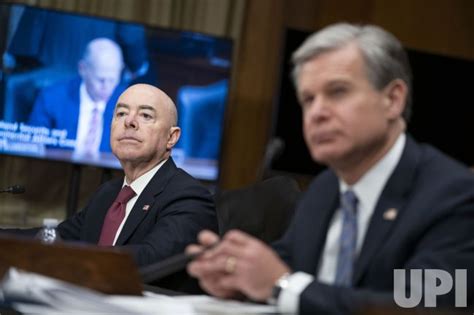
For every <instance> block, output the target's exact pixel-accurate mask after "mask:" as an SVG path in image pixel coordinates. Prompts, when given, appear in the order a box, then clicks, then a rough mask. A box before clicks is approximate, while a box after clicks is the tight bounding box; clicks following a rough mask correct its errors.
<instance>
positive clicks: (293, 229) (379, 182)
mask: <svg viewBox="0 0 474 315" xmlns="http://www.w3.org/2000/svg"><path fill="white" fill-rule="evenodd" d="M293 62H294V71H293V75H294V81H295V86H296V90H297V95H298V99H299V101H300V104H301V107H302V111H303V131H304V137H305V140H306V144H307V146H308V148H309V151H310V153H311V155H312V157H313V159H314V160H315V161H318V162H321V163H324V164H326V165H328V166H329V169H328V170H327V171H325V172H323V173H322V174H320V175H319V176H318V177H317V178H316V179H315V180H314V181H313V183H312V184H311V185H310V187H309V188H308V190H307V192H306V194H305V196H304V197H303V199H302V200H301V202H300V204H299V206H298V207H297V210H296V214H295V217H294V219H293V221H292V223H291V225H290V227H289V229H288V230H287V232H286V233H285V235H284V237H283V238H282V239H281V240H280V241H278V242H277V243H276V244H275V245H274V249H275V251H273V250H272V249H270V248H269V247H268V246H266V245H265V244H263V243H262V242H260V241H258V240H256V239H255V238H253V237H251V236H249V235H247V234H244V233H242V232H240V231H231V232H229V233H227V234H226V235H225V236H224V237H223V239H222V240H221V242H220V243H219V245H218V246H215V247H214V248H213V249H211V250H208V251H207V252H206V253H204V254H203V255H202V256H200V257H199V259H197V260H195V261H194V262H193V263H191V264H190V265H189V267H188V271H189V272H190V274H192V275H194V276H195V277H197V278H199V281H200V284H201V286H202V287H203V288H204V289H205V290H207V291H208V292H210V293H211V294H214V295H216V296H219V297H226V298H232V297H237V296H239V295H242V294H243V295H245V296H247V297H249V298H251V299H253V300H256V301H267V302H269V303H274V304H276V305H277V307H278V310H279V311H281V312H282V313H285V314H287V313H290V314H291V313H307V314H347V313H352V312H355V311H359V310H361V309H362V308H364V307H367V306H370V305H374V304H379V303H381V304H385V303H389V304H394V302H396V304H398V305H399V306H401V307H413V306H416V305H417V304H418V303H419V302H421V301H417V300H414V299H412V300H414V301H409V300H410V299H409V298H407V297H406V293H407V292H405V289H409V290H408V292H411V295H412V297H414V296H415V297H420V299H421V296H422V294H425V300H424V303H425V305H429V304H430V303H431V304H432V303H433V302H432V301H431V302H430V301H428V299H426V296H428V295H430V296H434V297H435V299H436V301H435V304H436V305H438V306H446V307H453V308H454V307H460V308H461V310H465V309H466V307H470V306H472V303H473V296H474V295H473V293H474V277H473V275H472V271H473V269H472V267H473V266H474V234H473V233H472V222H473V221H472V219H473V218H474V175H473V174H472V173H471V172H470V171H469V170H468V169H467V168H465V167H464V166H462V165H460V164H459V163H457V162H456V161H454V160H452V159H451V158H449V157H447V156H445V155H444V154H443V153H441V152H439V151H438V150H436V149H434V148H432V147H430V146H428V145H420V144H417V143H416V142H415V141H414V140H413V139H412V138H411V137H410V136H409V135H406V134H405V129H406V122H407V121H408V118H409V114H410V92H411V91H410V89H411V74H410V69H409V65H408V60H407V57H406V55H405V52H404V51H403V48H402V46H401V44H400V43H399V41H398V40H397V39H396V38H395V37H394V36H393V35H391V34H390V33H388V32H386V31H384V30H383V29H381V28H379V27H376V26H356V25H350V24H344V23H342V24H336V25H333V26H329V27H327V28H324V29H323V30H321V31H320V32H318V33H316V34H314V35H312V36H310V37H309V38H308V39H307V40H306V41H305V42H304V43H303V44H302V46H301V47H300V48H299V49H298V50H297V51H296V52H295V53H294V54H293ZM199 241H200V245H192V246H190V247H189V248H188V249H187V251H188V252H196V251H200V250H202V246H208V245H210V244H215V243H216V242H217V241H218V237H217V236H216V235H215V234H214V233H211V232H209V231H204V232H202V233H201V234H200V235H199ZM396 269H402V272H403V270H412V269H421V270H422V271H424V272H425V276H424V280H425V281H426V284H427V286H426V287H425V288H424V290H422V289H421V287H422V283H420V282H421V279H420V281H418V282H416V281H414V282H412V281H406V285H405V276H400V275H401V274H400V273H396V272H395V270H396ZM430 270H431V271H430ZM433 270H434V271H433ZM427 271H428V272H427ZM457 271H459V274H461V275H464V276H463V277H459V279H458V281H457V284H459V288H456V290H454V289H453V290H445V289H446V287H445V288H444V289H443V290H444V292H441V291H443V290H440V287H441V284H439V283H438V282H440V280H441V279H442V276H439V275H440V274H443V275H446V273H447V274H448V276H451V278H452V279H454V278H455V275H456V273H457ZM466 271H467V277H466V276H465V272H466ZM407 273H408V272H407ZM436 273H437V275H436ZM409 279H410V278H409ZM437 281H438V282H437ZM442 282H444V283H443V285H447V288H448V289H450V287H449V284H448V283H447V282H449V280H445V281H442ZM397 284H401V285H399V286H397ZM463 284H464V285H463ZM453 288H454V286H453ZM466 290H467V291H466ZM433 293H434V295H433ZM400 297H401V298H400ZM408 297H409V296H408ZM455 297H456V299H455ZM404 298H406V299H404ZM420 306H423V302H421V305H420Z"/></svg>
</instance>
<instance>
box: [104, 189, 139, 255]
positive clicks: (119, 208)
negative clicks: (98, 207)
mask: <svg viewBox="0 0 474 315" xmlns="http://www.w3.org/2000/svg"><path fill="white" fill-rule="evenodd" d="M135 195H136V194H135V192H134V191H133V189H132V188H130V186H123V188H122V190H121V191H120V193H119V194H118V196H117V198H116V199H115V201H114V203H113V204H112V206H110V208H109V210H108V211H107V215H106V216H105V220H104V225H103V226H102V232H101V233H100V239H99V245H100V246H112V245H113V244H114V239H115V234H117V230H118V228H119V226H120V224H121V223H122V221H123V219H124V218H125V207H126V205H127V202H128V201H129V200H130V199H132V198H133V196H135Z"/></svg>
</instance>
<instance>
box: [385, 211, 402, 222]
mask: <svg viewBox="0 0 474 315" xmlns="http://www.w3.org/2000/svg"><path fill="white" fill-rule="evenodd" d="M397 215H398V210H397V209H395V208H390V209H388V210H386V211H385V212H384V213H383V218H384V219H385V220H387V221H393V220H395V219H396V218H397Z"/></svg>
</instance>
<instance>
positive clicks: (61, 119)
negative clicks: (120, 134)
mask: <svg viewBox="0 0 474 315" xmlns="http://www.w3.org/2000/svg"><path fill="white" fill-rule="evenodd" d="M122 69H123V56H122V51H121V49H120V47H119V46H118V45H117V44H116V43H115V42H114V41H112V40H110V39H107V38H97V39H94V40H92V41H91V42H90V43H89V44H88V45H87V48H86V50H85V53H84V55H83V58H82V59H81V60H80V61H79V64H78V72H79V76H78V77H77V78H74V79H71V80H69V81H66V82H60V83H57V84H54V85H52V86H49V87H47V88H45V89H44V90H42V91H41V92H40V94H39V96H38V98H37V99H36V101H35V104H34V106H33V110H32V112H31V115H30V118H29V120H28V124H30V125H34V126H42V127H47V128H49V129H60V130H66V131H67V139H73V140H75V146H74V148H73V149H74V155H75V156H76V157H87V158H97V157H98V155H99V152H110V143H109V139H110V133H109V130H110V122H111V120H112V115H113V110H114V105H115V102H116V100H117V98H118V96H119V95H120V93H121V92H122V91H123V90H124V89H125V86H124V85H121V84H120V79H121V74H122ZM58 147H59V148H65V149H67V147H63V146H61V144H60V145H59V146H58Z"/></svg>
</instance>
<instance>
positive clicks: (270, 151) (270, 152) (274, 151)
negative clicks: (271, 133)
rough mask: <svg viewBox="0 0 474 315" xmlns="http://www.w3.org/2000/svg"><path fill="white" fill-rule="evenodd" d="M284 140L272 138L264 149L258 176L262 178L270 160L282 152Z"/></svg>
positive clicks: (270, 162)
mask: <svg viewBox="0 0 474 315" xmlns="http://www.w3.org/2000/svg"><path fill="white" fill-rule="evenodd" d="M284 149H285V142H284V141H283V140H282V139H281V138H278V137H276V138H272V139H271V140H270V142H269V143H268V145H267V148H266V149H265V155H264V157H263V161H262V166H261V168H260V172H259V173H260V174H259V175H260V176H259V177H260V178H261V179H264V177H265V173H266V172H267V170H268V169H269V168H270V166H271V164H272V162H273V161H274V160H275V159H276V158H277V157H278V156H280V155H281V154H282V153H283V150H284Z"/></svg>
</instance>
